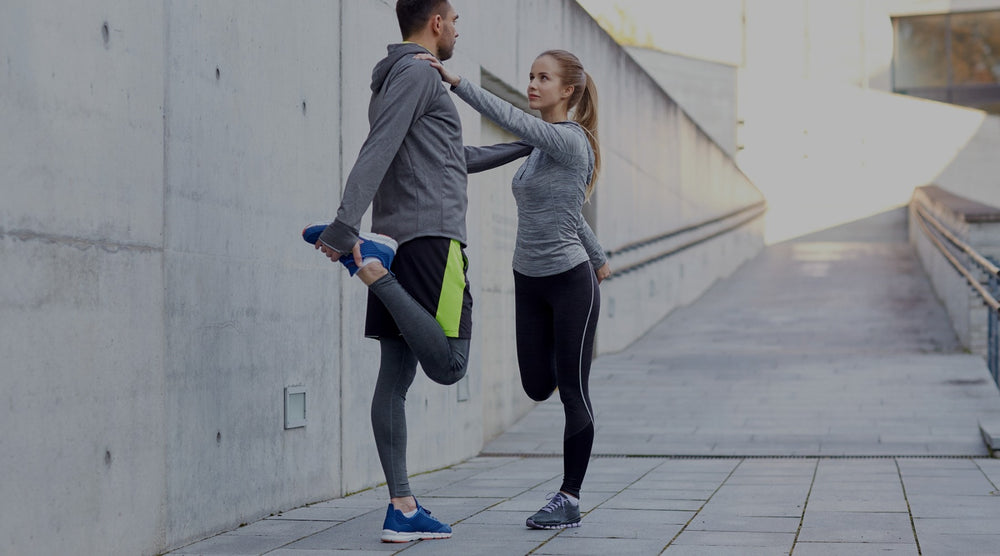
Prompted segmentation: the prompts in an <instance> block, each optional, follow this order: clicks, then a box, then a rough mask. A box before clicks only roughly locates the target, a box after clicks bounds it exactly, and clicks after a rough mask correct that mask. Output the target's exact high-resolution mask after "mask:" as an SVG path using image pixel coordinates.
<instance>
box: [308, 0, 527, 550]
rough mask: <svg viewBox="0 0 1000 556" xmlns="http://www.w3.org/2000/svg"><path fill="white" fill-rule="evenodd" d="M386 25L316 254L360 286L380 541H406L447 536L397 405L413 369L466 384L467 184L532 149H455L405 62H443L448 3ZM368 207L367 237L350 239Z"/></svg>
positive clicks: (434, 2) (427, 90) (433, 93)
mask: <svg viewBox="0 0 1000 556" xmlns="http://www.w3.org/2000/svg"><path fill="white" fill-rule="evenodd" d="M396 16H397V18H398V20H399V27H400V31H401V33H402V36H403V40H404V42H403V43H401V44H391V45H389V46H388V56H386V57H385V58H384V59H382V60H381V61H380V62H379V63H378V64H376V66H375V69H374V71H373V72H372V84H371V89H372V97H371V101H370V104H369V108H368V119H369V122H370V124H371V130H370V131H369V134H368V138H367V139H366V140H365V143H364V145H363V146H362V147H361V152H360V154H359V155H358V159H357V161H356V162H355V165H354V167H353V168H352V170H351V173H350V175H349V176H348V178H347V183H346V185H345V187H344V196H343V199H342V200H341V205H340V208H339V209H338V211H337V218H336V220H334V221H333V222H332V223H330V224H329V225H327V226H324V227H322V228H321V229H322V232H321V233H320V235H319V238H318V240H316V241H315V245H316V248H317V249H320V250H322V252H323V253H324V254H325V255H326V256H327V257H329V258H330V259H331V260H332V261H338V260H339V261H340V262H342V263H343V264H344V265H345V266H347V267H348V269H349V270H351V273H352V275H353V274H355V273H357V275H358V277H359V278H360V279H361V281H362V282H364V284H365V285H366V286H368V287H369V295H368V312H367V319H366V323H365V336H367V337H370V338H377V339H378V340H379V345H380V349H381V361H380V367H379V376H378V381H377V384H376V386H375V395H374V397H373V399H372V409H371V417H372V428H373V430H374V433H375V444H376V447H377V448H378V454H379V460H380V461H381V463H382V469H383V471H384V472H385V476H386V482H387V484H388V487H389V496H390V503H389V506H388V508H387V509H386V517H385V523H384V524H383V530H382V537H381V538H382V541H384V542H409V541H413V540H417V539H435V538H448V537H450V536H451V528H450V527H449V526H448V525H447V524H444V523H441V522H440V521H438V520H437V519H435V518H434V517H432V516H431V515H430V512H428V511H427V510H426V509H424V508H423V507H422V506H420V504H419V503H418V502H417V500H416V498H414V496H413V493H412V492H411V491H410V487H409V481H408V480H407V473H406V417H405V412H404V402H405V398H406V392H407V390H408V388H409V386H410V384H412V382H413V379H414V377H415V375H416V366H417V362H418V361H419V363H420V365H421V367H422V368H423V369H424V372H425V373H426V374H427V375H428V376H429V377H430V378H431V379H432V380H434V381H435V382H438V383H440V384H454V383H455V382H457V381H458V380H460V379H461V378H462V377H463V376H465V371H466V367H467V363H468V355H469V344H470V338H471V334H472V319H471V313H472V296H471V294H470V292H469V283H468V279H467V277H466V269H467V266H468V260H467V259H466V257H465V254H464V251H463V249H464V246H465V243H466V229H465V214H466V209H467V206H468V196H467V192H466V187H467V179H466V174H467V172H468V171H481V170H486V169H489V168H493V167H496V166H500V165H502V164H506V163H507V162H510V161H512V160H514V159H517V158H520V157H522V156H526V155H527V154H528V153H529V152H530V151H531V147H529V146H527V145H525V144H523V143H507V144H501V145H494V146H492V147H482V148H472V147H463V144H462V126H461V122H460V121H459V116H458V111H457V109H456V108H455V104H454V102H453V101H452V99H451V96H450V94H449V93H448V91H447V90H446V89H445V87H444V86H443V85H442V83H441V77H440V75H439V74H438V72H437V70H435V69H434V68H432V67H431V66H430V65H429V64H427V62H424V61H420V60H416V59H414V55H416V54H419V53H430V54H432V55H434V56H435V57H437V58H438V59H439V60H447V59H449V58H450V57H451V56H452V53H453V52H454V48H455V42H456V40H457V39H458V32H457V31H456V29H455V25H456V22H457V20H458V14H457V13H455V10H454V8H453V7H452V6H451V4H450V3H449V2H448V1H447V0H399V1H398V2H397V3H396ZM369 205H371V206H372V232H374V234H360V233H359V226H360V223H361V218H362V216H363V214H364V212H365V211H366V210H367V208H368V206H369ZM317 230H318V229H317ZM306 231H307V232H308V231H309V229H307V230H306ZM306 237H307V238H311V236H310V235H308V234H306ZM359 239H360V241H359ZM307 241H310V239H307ZM397 242H398V250H397V249H396V245H397ZM390 269H391V270H392V272H389V270H390Z"/></svg>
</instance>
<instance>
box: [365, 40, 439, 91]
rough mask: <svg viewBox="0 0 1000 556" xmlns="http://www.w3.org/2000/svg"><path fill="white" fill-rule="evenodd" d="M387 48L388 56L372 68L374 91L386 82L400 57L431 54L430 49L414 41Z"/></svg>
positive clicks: (391, 45)
mask: <svg viewBox="0 0 1000 556" xmlns="http://www.w3.org/2000/svg"><path fill="white" fill-rule="evenodd" d="M386 50H387V51H388V54H386V57H385V58H382V60H381V61H379V63H377V64H375V69H373V70H372V92H373V93H377V92H379V90H380V89H381V88H382V84H383V83H385V80H386V78H387V77H389V72H390V71H392V67H393V66H395V65H396V62H398V61H399V60H400V58H404V57H406V56H410V57H412V56H413V55H414V54H430V51H429V50H427V49H426V48H424V47H422V46H420V45H419V44H416V43H412V42H404V43H397V44H390V45H389V46H388V47H387V48H386Z"/></svg>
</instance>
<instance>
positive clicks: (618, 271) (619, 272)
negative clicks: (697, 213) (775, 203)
mask: <svg viewBox="0 0 1000 556" xmlns="http://www.w3.org/2000/svg"><path fill="white" fill-rule="evenodd" d="M754 208H756V209H758V210H757V211H755V212H754V213H753V214H751V215H749V216H748V217H746V218H743V219H741V220H739V221H738V222H736V223H734V224H731V225H729V226H726V227H725V228H722V229H721V230H716V231H714V232H712V233H709V234H706V235H704V236H702V237H699V238H696V239H693V240H691V241H688V242H686V243H682V244H681V245H678V246H676V247H673V248H671V249H667V250H666V251H663V252H661V253H658V254H656V255H653V256H651V257H647V258H645V259H643V260H641V261H638V262H635V263H633V264H630V265H627V266H624V267H620V268H614V269H613V273H612V274H611V276H609V277H608V278H607V279H608V280H612V279H614V278H616V277H621V276H623V275H625V274H628V273H630V272H632V271H635V270H638V269H640V268H642V267H644V266H647V265H650V264H653V263H655V262H658V261H661V260H663V259H665V258H667V257H670V256H672V255H676V254H677V253H680V252H681V251H685V250H687V249H690V248H692V247H694V246H696V245H698V244H701V243H704V242H706V241H708V240H710V239H713V238H716V237H718V236H721V235H722V234H725V233H728V232H731V231H733V230H735V229H737V228H740V227H742V226H744V225H746V224H748V223H750V222H752V221H754V220H756V219H757V218H760V217H761V216H763V215H764V213H765V212H767V203H766V202H765V201H761V202H759V203H754V204H753V205H749V206H747V207H744V208H741V209H739V210H737V211H734V212H731V213H727V214H726V215H723V216H720V217H715V218H712V219H710V220H705V221H703V222H700V223H698V224H693V225H691V226H687V227H685V228H682V229H680V230H675V231H673V232H670V233H668V234H663V235H661V236H657V237H656V238H651V239H649V240H643V241H642V242H636V243H633V244H630V245H629V246H628V250H632V249H636V248H638V247H640V246H644V245H649V244H651V243H656V242H659V241H663V240H664V239H667V238H669V237H674V236H677V235H679V234H681V233H684V232H690V231H693V230H697V229H699V228H703V227H705V226H707V225H709V224H714V223H717V222H721V221H723V220H725V219H727V218H732V217H733V216H737V215H739V214H742V213H744V212H747V211H748V210H751V209H754ZM640 243H641V244H642V245H639V244H640ZM623 250H625V248H620V249H617V250H615V251H613V252H611V253H613V254H614V255H617V254H621V252H622V251H623ZM612 256H613V255H612V254H609V255H608V258H609V259H610V258H611V257H612Z"/></svg>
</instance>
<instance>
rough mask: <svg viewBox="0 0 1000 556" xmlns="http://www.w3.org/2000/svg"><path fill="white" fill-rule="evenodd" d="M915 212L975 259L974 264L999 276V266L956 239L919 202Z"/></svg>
mask: <svg viewBox="0 0 1000 556" xmlns="http://www.w3.org/2000/svg"><path fill="white" fill-rule="evenodd" d="M917 213H918V214H919V215H920V216H922V217H923V218H924V220H927V221H928V222H930V223H931V225H933V226H934V228H935V229H937V231H939V232H941V235H943V236H944V237H945V238H947V239H948V241H950V242H951V243H952V245H954V246H955V247H958V248H959V249H961V250H962V252H964V253H965V254H966V255H969V256H970V257H972V260H973V261H975V262H976V264H978V265H979V266H981V267H983V270H985V271H986V272H989V273H990V274H993V275H996V276H1000V268H998V267H997V266H996V265H995V264H993V263H991V262H990V261H988V260H987V259H986V257H983V256H982V255H980V254H979V253H978V252H976V250H975V249H973V248H972V247H970V246H969V244H967V243H965V242H964V241H962V240H960V239H958V237H956V236H955V234H953V233H951V231H950V230H948V229H947V228H945V227H944V226H943V225H942V224H941V223H940V222H938V221H937V219H936V218H934V215H932V214H930V213H928V212H927V209H925V208H924V207H923V205H920V204H918V205H917Z"/></svg>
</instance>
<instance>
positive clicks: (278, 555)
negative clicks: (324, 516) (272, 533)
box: [267, 548, 386, 556]
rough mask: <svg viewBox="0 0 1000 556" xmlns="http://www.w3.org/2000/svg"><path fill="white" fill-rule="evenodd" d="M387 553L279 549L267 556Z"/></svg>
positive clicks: (374, 555) (369, 555) (378, 554)
mask: <svg viewBox="0 0 1000 556" xmlns="http://www.w3.org/2000/svg"><path fill="white" fill-rule="evenodd" d="M385 554H386V553H385V552H382V551H376V550H295V549H292V548H279V549H278V550H275V551H273V552H268V553H267V556H384V555H385Z"/></svg>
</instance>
